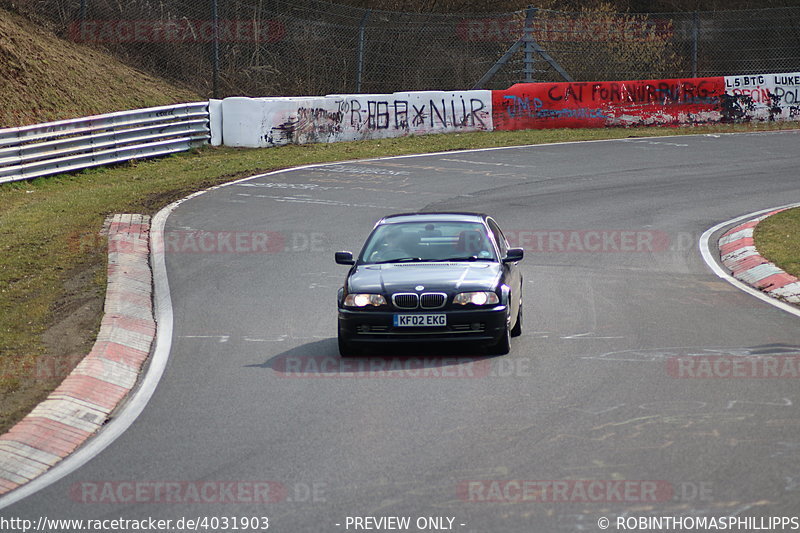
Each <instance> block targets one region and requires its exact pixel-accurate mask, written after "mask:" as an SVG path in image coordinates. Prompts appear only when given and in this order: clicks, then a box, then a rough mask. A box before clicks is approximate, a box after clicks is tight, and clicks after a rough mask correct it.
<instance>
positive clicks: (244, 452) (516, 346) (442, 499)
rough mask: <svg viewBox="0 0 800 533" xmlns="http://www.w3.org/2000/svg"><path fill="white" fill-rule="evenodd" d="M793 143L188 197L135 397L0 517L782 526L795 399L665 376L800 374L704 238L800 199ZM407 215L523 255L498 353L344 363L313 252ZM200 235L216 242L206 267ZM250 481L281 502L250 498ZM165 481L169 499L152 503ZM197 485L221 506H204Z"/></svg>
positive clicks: (364, 167) (781, 389)
mask: <svg viewBox="0 0 800 533" xmlns="http://www.w3.org/2000/svg"><path fill="white" fill-rule="evenodd" d="M799 145H800V131H789V132H770V133H758V134H741V135H722V136H691V137H669V138H649V139H628V140H623V141H608V142H593V143H583V144H562V145H543V146H533V147H523V148H508V149H500V150H489V151H476V152H466V153H448V154H438V155H429V156H418V157H411V158H396V159H386V160H374V161H364V162H348V163H341V164H331V165H323V166H319V167H314V168H307V169H298V170H293V171H288V172H282V173H277V174H272V175H266V176H262V177H258V178H256V179H253V180H250V181H246V182H241V183H238V184H233V185H230V186H227V187H222V188H219V189H216V190H214V191H210V192H208V193H207V194H204V195H201V196H198V197H196V198H194V199H192V200H189V201H187V202H185V203H183V204H182V205H181V206H179V207H178V208H177V209H176V210H175V211H174V212H173V214H172V215H170V217H169V219H168V222H167V228H166V230H167V242H168V248H167V250H168V252H170V253H169V254H168V256H167V269H168V277H169V282H170V285H171V296H172V303H173V306H174V323H175V327H174V336H173V347H172V353H171V357H170V360H169V363H168V366H167V368H166V371H165V373H164V376H163V378H162V380H161V382H160V384H159V386H158V388H157V390H156V392H155V395H154V396H153V398H152V399H151V401H150V403H149V404H148V406H147V408H146V409H145V411H144V412H143V414H142V415H141V416H140V417H139V418H138V419H137V420H136V422H135V423H134V424H133V426H132V427H131V428H130V429H129V430H128V431H127V432H126V433H125V434H123V435H122V436H121V437H120V438H119V439H118V440H117V441H115V442H114V443H113V444H112V445H111V446H109V447H108V448H107V449H106V450H104V451H103V452H102V453H101V454H99V455H98V456H97V457H95V458H94V459H93V460H92V461H90V462H89V463H87V464H86V465H85V466H83V467H82V468H80V469H78V470H77V471H76V472H73V473H72V474H71V475H69V476H67V477H65V478H63V479H61V480H60V481H58V482H56V483H54V484H52V485H50V486H49V487H47V488H45V489H43V490H41V491H39V492H38V493H36V494H34V495H32V496H30V497H28V498H26V499H24V500H22V501H20V502H18V503H17V504H15V505H13V506H10V507H8V508H6V509H4V510H3V516H5V517H10V516H14V517H24V518H31V519H34V520H36V519H38V517H41V516H46V517H48V518H49V519H54V518H58V519H67V518H76V519H115V518H124V519H142V518H147V517H154V518H158V519H164V520H166V519H171V520H173V523H175V522H174V521H175V520H178V519H180V518H181V517H186V518H198V517H224V516H227V517H230V518H234V517H236V518H242V517H246V518H250V517H262V516H265V517H269V526H270V527H269V529H270V531H282V532H283V531H285V532H305V531H308V532H311V531H314V532H321V531H331V532H335V531H354V530H356V529H355V522H354V521H353V518H352V517H366V516H369V517H376V518H378V517H390V516H399V517H410V526H409V527H408V528H407V529H405V531H419V530H420V529H418V528H417V520H418V519H419V518H423V519H427V518H429V517H434V518H435V517H443V520H442V523H441V524H440V525H439V526H440V527H438V528H435V527H434V530H443V529H445V528H447V527H451V528H452V530H454V531H462V532H495V531H498V532H499V531H503V532H505V531H508V532H523V531H526V532H553V531H600V528H599V527H598V525H597V524H598V519H600V518H602V517H607V518H609V519H610V520H611V527H610V528H609V531H617V530H618V528H616V527H615V526H616V522H615V521H616V518H617V517H640V516H643V517H663V516H683V517H704V516H705V517H722V516H739V517H757V518H758V517H773V516H792V515H797V514H800V513H798V511H800V388H798V383H800V382H798V380H797V379H793V378H792V377H791V376H790V375H787V374H785V373H784V374H781V377H747V376H742V377H732V376H731V373H728V374H726V373H725V368H729V369H730V366H729V367H718V368H716V370H715V374H714V375H713V377H709V376H705V377H691V374H690V375H686V374H682V375H678V373H679V371H680V368H683V367H678V366H676V365H679V364H682V363H683V362H685V361H687V360H690V359H688V358H698V357H704V356H707V357H712V356H713V357H721V358H723V359H722V360H723V361H726V360H727V362H728V363H729V365H730V364H732V363H731V361H733V360H735V359H736V360H747V361H751V360H752V358H753V357H761V358H764V357H772V358H773V359H775V358H776V357H778V358H780V357H783V356H787V355H792V354H794V355H795V356H800V328H798V325H800V323H798V318H797V317H795V316H792V315H790V314H788V313H786V312H783V311H781V310H779V309H776V308H774V307H772V306H770V305H769V304H766V303H763V302H761V301H759V300H757V299H756V298H753V297H752V296H749V295H747V294H745V293H743V292H740V291H739V290H737V289H735V288H733V287H732V286H730V285H729V284H727V283H726V282H724V281H723V280H721V279H719V278H717V277H716V276H715V275H714V274H713V273H712V272H711V271H710V269H709V268H708V266H707V265H706V264H705V263H704V262H703V260H702V258H701V256H700V253H699V251H698V246H697V241H698V238H699V237H700V235H701V234H702V233H703V232H704V231H705V230H706V229H708V228H709V227H711V226H713V225H715V224H717V223H719V222H722V221H725V220H728V219H731V218H734V217H737V216H739V215H743V214H746V213H750V212H753V211H758V210H761V209H766V208H769V207H773V206H780V205H784V204H787V203H790V202H797V201H798V192H799V191H800V178H799V177H798V168H800V151H798V146H799ZM415 210H469V211H481V212H487V213H490V214H493V215H494V216H495V217H496V219H497V220H498V222H499V223H500V225H501V226H502V227H503V229H504V230H506V232H507V234H508V236H509V238H510V240H511V241H512V244H514V241H515V239H516V240H517V241H522V244H523V245H524V246H525V248H526V257H525V260H524V261H523V262H522V263H521V266H522V269H523V275H524V278H525V295H524V316H525V324H524V331H523V335H522V336H521V337H518V338H515V339H513V341H512V352H511V354H510V355H508V356H504V357H497V358H487V357H484V356H482V355H481V354H480V353H477V352H475V351H474V350H470V349H469V347H458V348H453V349H449V350H443V351H438V352H434V351H431V350H428V349H424V348H423V349H415V350H414V352H413V353H412V354H403V353H402V352H395V353H391V354H387V355H384V356H375V357H371V358H367V359H365V360H363V361H360V362H359V361H358V360H356V361H355V362H346V363H342V362H340V360H339V356H338V354H337V348H336V339H335V336H336V305H335V295H336V290H337V288H338V287H339V286H340V284H341V282H342V280H343V279H344V275H345V272H346V267H342V266H339V265H336V264H335V263H334V261H333V252H334V251H337V250H353V251H358V249H359V248H360V246H361V244H362V243H363V240H364V238H365V237H366V235H367V233H368V231H369V230H370V228H371V227H372V225H373V224H374V222H375V221H376V220H377V219H379V218H380V217H381V216H382V215H385V214H389V213H394V212H404V211H415ZM198 230H202V231H207V232H212V233H211V235H213V236H214V237H211V238H209V239H210V240H205V241H202V242H203V246H202V247H204V248H205V250H203V249H201V248H202V247H199V246H198V245H197V241H195V244H192V239H193V238H195V237H196V236H197V233H196V232H197V231H198ZM220 232H223V233H220ZM228 233H230V234H232V235H233V236H234V237H233V239H234V240H233V241H230V240H228V239H229V237H228V236H227V235H228ZM170 239H174V240H173V241H170ZM236 239H239V241H236ZM264 239H266V244H265V241H264ZM170 242H171V244H170ZM712 242H716V239H714V240H713V241H712ZM231 243H233V244H231ZM170 246H171V247H172V248H170ZM265 250H266V252H265ZM410 356H411V357H410ZM737 358H738V359H737ZM780 360H781V361H784V360H791V357H789V358H786V357H784V358H783V359H780ZM359 363H360V364H361V365H362V366H361V367H358V366H356V365H358V364H359ZM795 363H796V359H795ZM392 365H394V366H392ZM404 365H405V366H404ZM387 368H395V370H393V371H392V372H388V373H387V372H385V370H386V369H387ZM398 368H399V370H398ZM676 368H678V370H676ZM684 370H685V369H684ZM687 372H690V373H691V372H692V370H688V371H687ZM590 480H595V481H599V482H600V483H595V484H592V485H590V483H589V481H590ZM525 481H540V482H542V483H541V484H539V485H532V484H530V483H528V484H527V485H526V484H525V483H524V482H525ZM204 482H210V485H202V484H203V483H204ZM255 482H258V483H262V485H257V487H260V489H258V490H257V491H256V492H259V491H260V492H259V494H262V495H263V494H265V491H267V489H265V488H264V486H268V487H269V489H268V493H269V497H268V498H267V499H272V500H277V501H267V502H264V501H256V502H253V500H258V499H259V498H257V497H253V495H252V494H250V493H248V492H247V491H248V490H250V488H252V487H253V486H256V485H254V484H253V483H255ZM546 482H551V483H550V484H547V483H546ZM626 482H627V483H626ZM166 483H172V485H171V486H172V487H178V488H176V489H175V490H176V491H177V492H174V493H173V495H174V498H173V500H177V501H170V497H167V496H165V495H164V493H163V492H162V493H157V489H154V488H153V487H156V486H159V484H161V485H160V486H166V485H163V484H166ZM224 483H236V484H237V485H235V488H233V489H232V488H231V486H230V485H227V486H226V485H224ZM267 483H269V485H265V484H267ZM176 484H177V485H176ZM199 486H202V487H206V488H207V487H208V486H211V487H212V489H208V490H209V491H212V492H213V491H215V490H216V491H217V492H213V493H212V492H209V494H208V497H207V498H205V500H203V498H202V497H201V499H200V500H198V499H197V497H196V495H195V497H194V498H193V497H192V495H191V491H192V490H193V488H194V489H196V488H197V487H199ZM531 486H534V487H537V486H538V487H549V488H546V489H545V490H543V491H541V492H538V493H537V491H535V490H529V489H530V487H531ZM132 487H133V488H132ZM241 487H244V488H243V489H242V488H241ZM521 487H528V490H527V492H523V489H522V488H521ZM137 490H138V492H136V491H137ZM165 490H166V489H165ZM203 490H205V489H203ZM148 491H149V492H148ZM237 491H239V492H237ZM154 494H158V495H154ZM248 494H250V496H248ZM201 500H202V501H201ZM262 500H263V498H262ZM521 500H526V501H521ZM348 517H351V518H350V521H349V522H348ZM449 519H453V521H452V523H450V522H449ZM431 523H433V525H434V526H436V523H435V522H427V523H426V524H422V522H420V524H422V525H428V526H430V525H431ZM370 524H371V525H373V526H374V525H375V524H374V523H371V522H362V525H370ZM450 524H451V525H450ZM383 525H387V524H383ZM173 529H174V528H173ZM751 529H752V528H751ZM199 530H201V531H202V530H203V529H202V528H201V529H199ZM208 530H209V531H222V530H223V529H222V528H221V527H217V528H216V529H208ZM240 530H241V529H240ZM254 530H258V529H250V530H248V529H245V531H254ZM381 530H388V529H386V528H382V529H381ZM401 530H402V529H401ZM445 530H446V529H445Z"/></svg>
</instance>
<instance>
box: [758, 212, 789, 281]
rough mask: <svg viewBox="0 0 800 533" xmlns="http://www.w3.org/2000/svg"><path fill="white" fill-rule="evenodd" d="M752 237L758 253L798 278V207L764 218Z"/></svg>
mask: <svg viewBox="0 0 800 533" xmlns="http://www.w3.org/2000/svg"><path fill="white" fill-rule="evenodd" d="M753 238H754V239H755V242H756V248H758V253H760V254H761V255H763V256H764V257H766V258H767V259H769V260H770V261H772V262H773V263H775V264H776V265H778V266H779V267H780V268H782V269H783V270H785V271H786V272H788V273H789V274H791V275H793V276H796V277H798V278H800V207H798V208H794V209H787V210H786V211H781V212H780V213H778V214H777V215H772V216H771V217H769V218H766V219H764V220H763V221H761V222H760V223H759V224H758V226H756V230H755V232H754V233H753Z"/></svg>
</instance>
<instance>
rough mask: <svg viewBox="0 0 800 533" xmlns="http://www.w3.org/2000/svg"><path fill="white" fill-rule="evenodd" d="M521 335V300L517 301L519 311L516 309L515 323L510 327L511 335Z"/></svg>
mask: <svg viewBox="0 0 800 533" xmlns="http://www.w3.org/2000/svg"><path fill="white" fill-rule="evenodd" d="M520 335H522V300H520V301H519V311H517V323H516V324H514V327H513V328H511V336H512V337H519V336H520Z"/></svg>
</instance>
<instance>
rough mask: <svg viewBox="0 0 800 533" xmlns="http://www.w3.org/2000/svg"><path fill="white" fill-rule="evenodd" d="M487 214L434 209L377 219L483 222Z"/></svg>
mask: <svg viewBox="0 0 800 533" xmlns="http://www.w3.org/2000/svg"><path fill="white" fill-rule="evenodd" d="M487 217H488V215H485V214H483V213H470V212H466V211H463V212H462V211H456V212H448V211H436V212H430V213H397V214H394V215H389V216H386V217H383V218H382V219H380V220H379V221H378V225H381V224H399V223H403V222H483V221H484V220H486V218H487Z"/></svg>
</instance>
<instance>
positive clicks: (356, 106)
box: [350, 100, 362, 128]
mask: <svg viewBox="0 0 800 533" xmlns="http://www.w3.org/2000/svg"><path fill="white" fill-rule="evenodd" d="M356 117H357V118H356ZM361 122H362V121H361V102H359V101H358V100H353V101H352V102H350V126H351V127H353V128H360V127H361Z"/></svg>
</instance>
